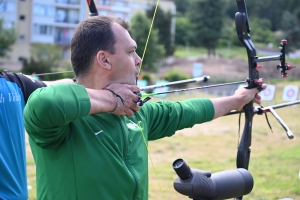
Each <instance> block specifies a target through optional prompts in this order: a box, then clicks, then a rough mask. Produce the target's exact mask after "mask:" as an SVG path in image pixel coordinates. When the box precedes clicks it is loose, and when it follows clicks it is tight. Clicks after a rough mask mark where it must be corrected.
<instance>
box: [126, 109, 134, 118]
mask: <svg viewBox="0 0 300 200" xmlns="http://www.w3.org/2000/svg"><path fill="white" fill-rule="evenodd" d="M132 115H134V112H133V111H132V110H130V109H127V111H126V116H127V117H131V116H132Z"/></svg>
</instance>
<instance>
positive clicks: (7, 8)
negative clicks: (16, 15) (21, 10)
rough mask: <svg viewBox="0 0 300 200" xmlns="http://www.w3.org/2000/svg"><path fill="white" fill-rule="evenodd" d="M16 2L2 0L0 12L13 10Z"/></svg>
mask: <svg viewBox="0 0 300 200" xmlns="http://www.w3.org/2000/svg"><path fill="white" fill-rule="evenodd" d="M0 2H1V1H0ZM15 11H16V4H15V2H6V1H4V2H2V4H1V3H0V12H15Z"/></svg>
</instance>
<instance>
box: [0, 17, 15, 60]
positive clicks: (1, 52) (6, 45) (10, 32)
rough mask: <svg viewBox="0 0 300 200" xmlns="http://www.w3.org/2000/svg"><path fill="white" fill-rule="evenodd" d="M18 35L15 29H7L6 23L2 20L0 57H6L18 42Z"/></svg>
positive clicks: (0, 25)
mask: <svg viewBox="0 0 300 200" xmlns="http://www.w3.org/2000/svg"><path fill="white" fill-rule="evenodd" d="M16 39H17V34H16V32H15V30H14V29H13V28H10V29H6V28H5V27H4V21H3V19H1V18H0V57H5V56H6V53H7V51H9V50H11V46H12V45H13V44H14V43H15V42H16Z"/></svg>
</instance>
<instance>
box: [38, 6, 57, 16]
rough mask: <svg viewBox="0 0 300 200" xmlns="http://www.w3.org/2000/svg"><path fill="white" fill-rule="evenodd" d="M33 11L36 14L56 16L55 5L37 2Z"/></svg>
mask: <svg viewBox="0 0 300 200" xmlns="http://www.w3.org/2000/svg"><path fill="white" fill-rule="evenodd" d="M33 13H34V14H36V15H44V16H54V15H55V8H54V6H49V5H39V4H37V5H34V6H33Z"/></svg>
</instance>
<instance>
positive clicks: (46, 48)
mask: <svg viewBox="0 0 300 200" xmlns="http://www.w3.org/2000/svg"><path fill="white" fill-rule="evenodd" d="M61 55H62V50H61V49H60V48H58V47H57V46H55V45H49V44H38V43H36V44H33V45H32V49H31V57H30V59H29V61H28V60H25V61H24V63H23V69H22V73H24V74H41V73H51V72H57V71H59V68H60V67H61V64H64V63H62V60H61ZM64 65H66V64H64ZM66 68H67V69H69V70H71V69H70V68H71V67H70V64H69V66H68V67H65V66H63V70H66ZM60 71H61V70H60ZM71 77H74V75H73V74H72V73H69V74H55V75H45V76H41V79H42V80H45V81H46V80H56V79H61V78H71Z"/></svg>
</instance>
